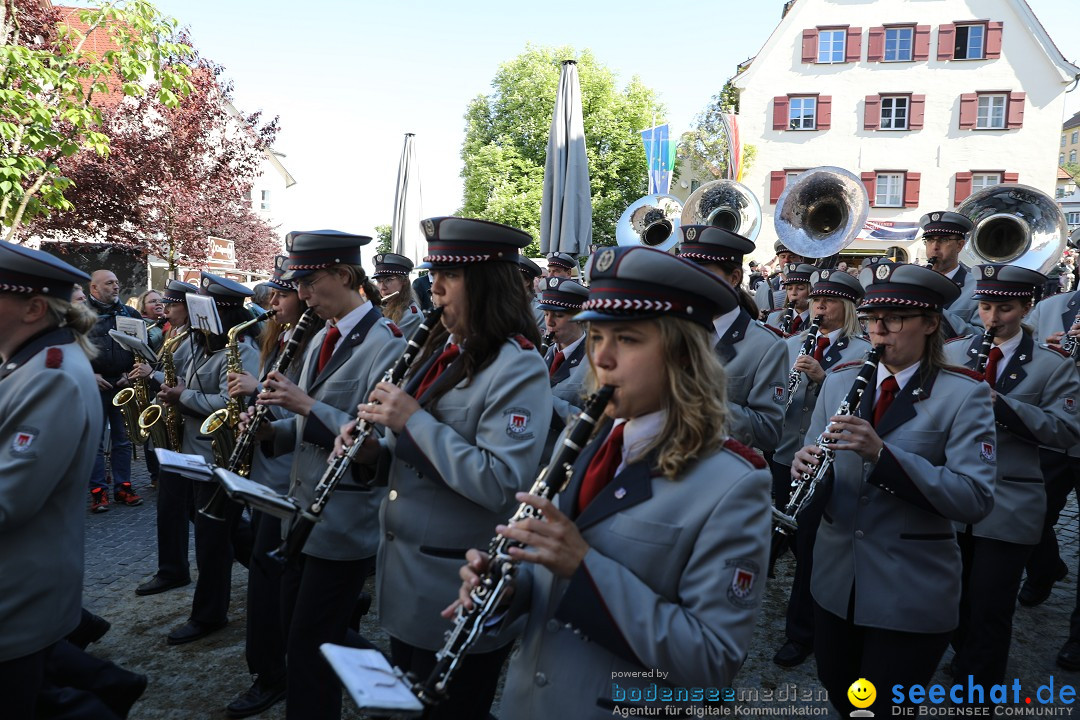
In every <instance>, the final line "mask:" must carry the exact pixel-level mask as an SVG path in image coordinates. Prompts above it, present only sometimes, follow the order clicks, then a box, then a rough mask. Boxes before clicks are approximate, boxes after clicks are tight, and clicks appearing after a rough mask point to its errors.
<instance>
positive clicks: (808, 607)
mask: <svg viewBox="0 0 1080 720" xmlns="http://www.w3.org/2000/svg"><path fill="white" fill-rule="evenodd" d="M820 490H822V488H820V487H819V488H818V489H817V490H815V491H814V495H813V497H811V498H810V502H809V503H807V504H806V505H804V506H803V509H802V512H800V513H799V515H798V521H799V529H798V530H797V531H796V532H795V542H794V543H792V546H791V547H792V552H794V553H795V558H796V560H795V579H794V581H793V582H792V583H791V595H790V596H789V597H788V606H787V626H786V628H785V630H786V634H787V638H788V640H793V641H795V642H797V643H799V644H800V645H805V646H807V647H813V645H814V597H813V595H811V594H810V576H811V574H812V573H813V572H814V542H815V541H816V540H817V531H818V525H820V524H821V513H822V512H823V511H824V510H825V505H826V504H827V503H828V500H829V497H828V494H827V493H825V492H820ZM856 679H857V678H856Z"/></svg>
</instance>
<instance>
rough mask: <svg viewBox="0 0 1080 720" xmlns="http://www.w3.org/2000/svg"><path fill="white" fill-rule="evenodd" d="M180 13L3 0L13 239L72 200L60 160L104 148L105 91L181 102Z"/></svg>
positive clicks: (117, 4)
mask: <svg viewBox="0 0 1080 720" xmlns="http://www.w3.org/2000/svg"><path fill="white" fill-rule="evenodd" d="M176 26H177V23H176V21H175V20H173V19H172V18H169V17H166V16H163V15H162V14H161V13H160V12H159V11H158V10H157V8H156V7H154V5H152V4H151V3H149V2H146V0H116V1H108V0H107V1H106V2H103V3H102V4H101V7H99V8H96V9H92V10H72V9H70V8H64V15H61V14H60V12H58V11H57V10H55V9H53V8H51V7H48V6H47V5H44V4H42V3H39V2H38V1H37V0H0V227H3V228H4V234H5V239H7V240H12V239H14V238H15V235H16V232H17V230H18V228H19V226H20V224H21V223H22V221H23V220H24V219H29V218H32V217H35V216H38V215H43V214H46V213H47V212H49V211H50V210H52V209H56V210H69V209H71V207H72V206H71V203H70V202H69V201H68V200H67V198H66V197H65V196H64V191H65V190H66V189H67V188H68V187H70V184H71V183H70V181H69V180H68V179H67V178H66V177H65V176H64V175H63V173H62V172H61V170H60V168H59V163H60V161H62V160H63V159H64V158H70V157H73V156H75V155H77V154H78V153H81V152H92V153H96V154H98V155H100V156H102V157H104V156H107V155H108V153H109V137H108V136H107V135H106V134H104V133H103V132H101V124H102V110H101V108H102V105H104V104H108V102H107V101H104V100H103V98H104V97H107V96H110V95H111V96H112V99H113V100H112V101H113V103H115V101H116V99H117V97H118V96H120V97H122V96H128V95H132V96H142V95H144V94H145V93H146V87H148V86H150V85H151V84H153V85H154V87H155V90H156V94H157V97H158V100H159V101H160V102H161V103H162V104H164V105H165V106H167V107H176V106H177V105H179V103H180V101H181V98H182V97H183V96H184V95H186V94H187V93H188V92H189V91H190V88H191V85H190V82H189V80H188V75H189V72H190V70H189V68H188V67H187V66H186V65H184V64H170V63H169V59H171V58H176V57H185V56H186V55H188V54H189V52H190V48H188V47H187V46H185V45H184V44H183V43H181V42H178V41H177V40H176V39H175V34H174V33H175V30H176Z"/></svg>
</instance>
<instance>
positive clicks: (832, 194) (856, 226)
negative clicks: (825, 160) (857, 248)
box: [773, 165, 870, 258]
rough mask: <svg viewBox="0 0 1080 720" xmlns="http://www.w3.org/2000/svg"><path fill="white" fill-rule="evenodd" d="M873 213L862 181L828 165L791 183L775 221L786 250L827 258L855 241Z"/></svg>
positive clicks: (808, 171)
mask: <svg viewBox="0 0 1080 720" xmlns="http://www.w3.org/2000/svg"><path fill="white" fill-rule="evenodd" d="M869 214H870V201H869V199H868V198H867V196H866V187H865V186H864V185H863V183H862V180H860V179H859V178H858V177H856V176H855V175H854V174H852V173H851V172H848V171H847V170H844V169H843V168H838V167H832V166H828V165H825V166H822V167H816V168H811V169H810V170H807V171H806V172H803V173H800V174H799V175H798V177H796V178H795V179H794V180H792V181H791V182H789V183H788V185H787V187H786V188H784V192H783V194H781V195H780V199H779V200H777V202H776V214H775V215H774V216H773V222H774V223H775V225H776V235H777V237H778V238H779V239H780V242H782V243H783V244H784V246H785V247H786V248H788V249H789V250H791V251H793V252H795V253H798V254H799V255H802V256H803V257H804V258H827V257H830V256H832V255H836V254H837V253H839V252H840V251H841V250H843V249H844V248H846V247H847V246H848V245H850V244H851V243H852V242H854V241H855V238H857V237H858V236H859V232H860V231H861V230H862V229H863V225H864V224H865V223H866V216H867V215H869Z"/></svg>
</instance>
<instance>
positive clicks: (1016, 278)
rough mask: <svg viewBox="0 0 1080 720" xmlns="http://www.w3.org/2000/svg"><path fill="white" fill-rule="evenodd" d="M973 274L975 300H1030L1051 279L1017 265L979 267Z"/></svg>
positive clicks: (972, 295)
mask: <svg viewBox="0 0 1080 720" xmlns="http://www.w3.org/2000/svg"><path fill="white" fill-rule="evenodd" d="M973 272H974V274H975V291H974V292H973V293H971V297H972V298H974V299H975V300H987V301H994V300H997V301H999V302H1000V301H1002V300H1015V299H1018V298H1020V299H1025V300H1026V299H1030V298H1032V297H1034V296H1035V295H1036V293H1038V291H1039V289H1040V288H1042V286H1043V285H1045V284H1046V281H1047V280H1048V279H1049V278H1047V277H1046V276H1045V275H1043V274H1042V273H1041V272H1038V271H1036V270H1029V269H1028V268H1022V267H1017V266H1015V265H1001V264H990V265H979V266H977V267H976V268H974V270H973Z"/></svg>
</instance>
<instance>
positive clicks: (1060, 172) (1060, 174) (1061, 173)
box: [1057, 167, 1075, 180]
mask: <svg viewBox="0 0 1080 720" xmlns="http://www.w3.org/2000/svg"><path fill="white" fill-rule="evenodd" d="M1057 179H1058V180H1073V179H1075V178H1073V176H1072V175H1070V174H1069V173H1068V172H1066V170H1065V168H1063V167H1059V168H1058V176H1057Z"/></svg>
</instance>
